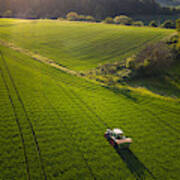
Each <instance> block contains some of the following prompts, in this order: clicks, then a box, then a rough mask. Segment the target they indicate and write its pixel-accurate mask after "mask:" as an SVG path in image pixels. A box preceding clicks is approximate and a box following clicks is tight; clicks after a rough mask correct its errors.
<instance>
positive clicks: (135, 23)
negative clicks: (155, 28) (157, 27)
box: [132, 21, 144, 27]
mask: <svg viewBox="0 0 180 180" xmlns="http://www.w3.org/2000/svg"><path fill="white" fill-rule="evenodd" d="M132 25H133V26H139V27H141V26H144V23H143V22H142V21H135V22H133V24H132Z"/></svg>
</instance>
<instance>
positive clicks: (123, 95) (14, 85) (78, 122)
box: [0, 25, 180, 180]
mask: <svg viewBox="0 0 180 180" xmlns="http://www.w3.org/2000/svg"><path fill="white" fill-rule="evenodd" d="M20 26H21V25H20ZM103 26H104V25H103ZM1 36H2V34H1ZM38 36H39V35H38ZM19 42H20V41H19ZM0 50H1V56H0V157H1V158H0V179H3V180H4V179H5V180H12V179H18V180H20V179H32V180H34V179H65V180H67V179H68V180H69V179H73V180H74V179H78V180H79V179H97V180H98V179H103V180H104V179H107V180H109V179H112V180H115V179H122V180H126V179H127V180H134V179H148V180H149V179H156V180H161V179H162V180H164V179H167V180H169V179H175V180H177V179H178V178H179V176H180V173H179V167H180V162H179V158H180V148H179V147H180V141H179V138H180V134H179V131H180V124H179V117H180V104H179V102H178V101H167V100H163V99H159V98H154V97H151V96H145V95H144V96H142V95H140V94H136V93H134V92H127V91H125V90H113V89H108V88H106V87H103V86H100V85H98V84H94V83H92V82H89V81H87V80H85V79H81V78H78V77H75V76H72V75H69V74H67V73H64V72H62V71H60V70H57V69H55V68H53V67H50V66H48V65H46V64H43V63H40V62H37V61H34V60H33V59H32V58H30V57H28V56H26V55H24V54H21V53H19V52H16V51H14V50H12V49H9V48H5V47H3V46H0ZM108 127H110V128H114V127H120V128H122V129H123V130H124V131H125V133H126V135H127V136H130V137H132V139H133V144H132V146H131V148H130V149H129V150H123V151H116V150H115V149H114V148H113V147H112V146H110V145H109V143H108V142H107V141H106V139H105V138H104V136H103V135H104V132H105V130H106V128H108Z"/></svg>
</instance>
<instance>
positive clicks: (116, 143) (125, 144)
mask: <svg viewBox="0 0 180 180" xmlns="http://www.w3.org/2000/svg"><path fill="white" fill-rule="evenodd" d="M123 134H124V133H123V131H122V130H121V129H117V128H116V129H113V130H111V129H107V131H106V132H105V134H104V137H105V138H106V139H107V140H108V141H109V142H110V144H111V145H112V146H113V147H114V148H118V149H125V148H129V146H130V144H131V143H132V139H131V138H127V137H126V136H124V135H123Z"/></svg>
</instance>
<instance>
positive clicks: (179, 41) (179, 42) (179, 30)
mask: <svg viewBox="0 0 180 180" xmlns="http://www.w3.org/2000/svg"><path fill="white" fill-rule="evenodd" d="M176 28H177V31H178V36H179V38H178V43H177V49H178V52H180V19H178V20H177V21H176Z"/></svg>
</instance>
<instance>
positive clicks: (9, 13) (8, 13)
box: [2, 10, 13, 18]
mask: <svg viewBox="0 0 180 180" xmlns="http://www.w3.org/2000/svg"><path fill="white" fill-rule="evenodd" d="M2 16H3V17H6V18H10V17H12V16H13V13H12V11H11V10H7V11H5V12H4V13H3V15H2Z"/></svg>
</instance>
